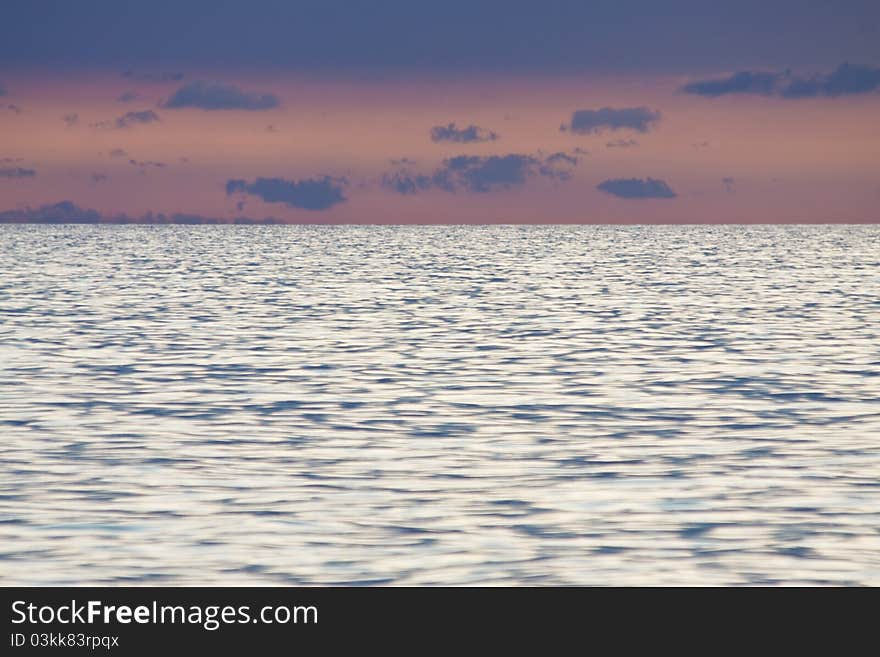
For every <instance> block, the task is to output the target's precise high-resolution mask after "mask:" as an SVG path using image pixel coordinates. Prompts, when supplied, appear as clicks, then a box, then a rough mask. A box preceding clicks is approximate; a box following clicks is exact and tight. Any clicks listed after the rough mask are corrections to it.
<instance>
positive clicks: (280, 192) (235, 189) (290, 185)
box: [226, 176, 348, 210]
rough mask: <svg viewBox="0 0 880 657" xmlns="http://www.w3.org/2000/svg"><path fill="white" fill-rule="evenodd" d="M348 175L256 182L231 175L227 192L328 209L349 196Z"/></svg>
mask: <svg viewBox="0 0 880 657" xmlns="http://www.w3.org/2000/svg"><path fill="white" fill-rule="evenodd" d="M347 182H348V181H347V180H346V179H345V178H331V177H330V176H322V177H318V178H306V179H304V180H285V179H284V178H257V179H256V180H255V181H253V182H248V181H246V180H241V179H232V180H228V181H227V182H226V194H227V195H233V194H249V195H251V196H256V197H258V198H260V199H262V200H263V201H265V202H266V203H283V204H284V205H286V206H288V207H291V208H301V209H303V210H327V209H329V208H331V207H333V206H334V205H337V204H339V203H344V202H345V201H347V200H348V199H347V198H346V197H345V194H344V187H345V185H346V184H347Z"/></svg>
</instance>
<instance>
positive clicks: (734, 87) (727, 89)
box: [681, 71, 781, 98]
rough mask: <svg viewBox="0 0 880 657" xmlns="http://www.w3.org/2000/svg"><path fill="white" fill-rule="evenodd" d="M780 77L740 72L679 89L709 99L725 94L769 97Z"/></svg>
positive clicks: (770, 74)
mask: <svg viewBox="0 0 880 657" xmlns="http://www.w3.org/2000/svg"><path fill="white" fill-rule="evenodd" d="M780 77H781V75H780V74H779V73H765V72H760V71H740V72H739V73H734V74H733V75H731V76H730V77H726V78H718V79H713V80H702V81H698V82H691V83H689V84H686V85H684V86H683V87H681V91H683V92H684V93H686V94H696V95H698V96H707V97H709V98H715V97H717V96H724V95H726V94H756V95H760V96H770V95H772V94H773V93H775V91H776V86H777V85H778V84H779V80H780Z"/></svg>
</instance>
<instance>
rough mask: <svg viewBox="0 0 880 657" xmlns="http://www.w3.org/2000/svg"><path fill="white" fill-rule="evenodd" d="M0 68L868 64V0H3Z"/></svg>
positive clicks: (876, 21) (879, 15)
mask: <svg viewBox="0 0 880 657" xmlns="http://www.w3.org/2000/svg"><path fill="white" fill-rule="evenodd" d="M0 7H2V8H0V64H2V66H4V67H16V68H18V67H21V66H22V65H24V66H32V65H37V66H41V67H43V66H45V67H49V68H58V67H82V66H86V67H100V68H104V67H155V66H165V67H181V68H186V67H189V66H194V67H212V66H213V67H217V68H223V67H234V68H249V67H254V68H282V69H288V70H297V71H314V72H318V73H319V72H325V71H336V72H342V73H345V72H353V73H358V72H366V71H373V72H378V73H381V72H388V73H394V72H398V71H416V72H417V71H420V70H426V71H427V70H430V71H437V70H440V71H450V72H478V71H496V72H497V71H508V72H513V73H521V72H541V73H555V72H560V73H562V72H573V71H588V72H601V71H608V72H619V71H637V72H639V73H645V72H652V71H656V72H682V73H691V72H701V71H710V70H738V69H742V68H748V67H754V66H769V67H777V68H779V67H781V68H785V67H793V68H817V69H825V68H827V67H828V66H829V62H841V61H847V60H850V61H855V62H860V63H863V64H880V2H877V0H842V1H836V2H832V1H830V0H825V1H818V0H763V1H762V0H740V1H738V2H706V1H705V0H703V1H699V0H669V1H665V2H664V1H655V0H600V1H589V0H580V1H573V0H562V1H558V0H557V1H550V2H535V1H530V2H523V1H522V0H503V1H501V0H483V1H480V2H474V1H470V2H468V1H464V0H445V1H440V2H431V3H428V2H418V1H416V0H373V1H371V2H366V1H359V2H353V1H351V0H349V1H348V2H340V1H334V0H250V1H247V2H244V1H241V0H236V1H232V0H173V1H169V0H142V1H141V2H137V3H135V2H122V1H120V0H83V1H82V2H72V1H70V0H3V2H2V5H0Z"/></svg>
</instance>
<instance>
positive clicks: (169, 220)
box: [0, 174, 281, 225]
mask: <svg viewBox="0 0 880 657" xmlns="http://www.w3.org/2000/svg"><path fill="white" fill-rule="evenodd" d="M94 175H96V176H101V175H102V174H94ZM96 182H97V181H96ZM10 223H36V224H99V223H103V224H185V225H194V224H230V223H231V224H277V223H281V222H279V221H278V220H277V219H273V218H272V217H267V218H265V219H252V218H249V217H235V218H219V217H207V216H204V215H199V214H187V213H183V212H177V213H171V214H165V213H162V212H158V213H153V212H147V213H146V214H142V215H140V216H137V217H129V216H128V215H126V214H102V213H100V212H98V211H97V210H92V209H89V208H82V207H79V206H78V205H76V203H74V202H73V201H61V202H59V203H49V204H46V205H42V206H40V207H37V208H30V207H26V208H17V209H15V210H6V211H5V212H0V224H10Z"/></svg>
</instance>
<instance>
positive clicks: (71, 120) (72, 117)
mask: <svg viewBox="0 0 880 657" xmlns="http://www.w3.org/2000/svg"><path fill="white" fill-rule="evenodd" d="M61 120H62V121H64V123H65V124H67V127H68V128H72V127H73V126H75V125H76V124H78V123H79V114H65V115H64V116H62V117H61Z"/></svg>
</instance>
